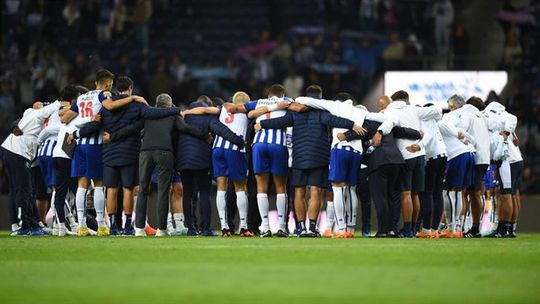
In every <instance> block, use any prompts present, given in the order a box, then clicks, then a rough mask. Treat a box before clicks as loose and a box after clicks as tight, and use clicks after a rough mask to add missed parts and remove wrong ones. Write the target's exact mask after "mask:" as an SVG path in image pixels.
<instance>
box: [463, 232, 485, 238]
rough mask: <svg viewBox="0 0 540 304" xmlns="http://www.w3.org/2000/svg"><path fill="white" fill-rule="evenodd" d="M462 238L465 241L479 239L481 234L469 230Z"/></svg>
mask: <svg viewBox="0 0 540 304" xmlns="http://www.w3.org/2000/svg"><path fill="white" fill-rule="evenodd" d="M463 237H464V238H466V239H472V238H481V237H482V234H481V233H480V231H472V230H469V231H467V232H465V233H464V234H463Z"/></svg>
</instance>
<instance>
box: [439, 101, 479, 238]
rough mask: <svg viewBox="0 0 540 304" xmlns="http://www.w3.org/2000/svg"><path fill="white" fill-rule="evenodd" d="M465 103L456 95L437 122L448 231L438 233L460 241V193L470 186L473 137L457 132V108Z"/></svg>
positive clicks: (461, 234)
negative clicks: (443, 162)
mask: <svg viewBox="0 0 540 304" xmlns="http://www.w3.org/2000/svg"><path fill="white" fill-rule="evenodd" d="M464 103H465V100H463V98H462V97H461V96H459V95H453V96H451V97H450V98H449V99H448V107H449V108H450V112H449V113H446V114H445V115H444V116H443V119H442V120H441V121H439V129H440V131H441V134H442V136H443V139H444V143H445V145H446V150H447V154H448V162H447V164H446V169H445V180H444V189H445V190H444V191H443V195H444V196H445V201H444V205H445V219H446V225H447V226H448V229H445V230H444V231H442V232H440V233H439V237H441V238H453V237H457V238H460V237H462V236H463V233H462V229H461V228H462V219H461V218H460V215H461V211H462V208H463V191H464V190H466V189H467V188H468V187H470V185H471V183H472V178H473V171H474V155H473V152H474V151H475V149H474V138H473V137H472V136H471V135H470V134H468V133H467V132H466V131H465V130H458V128H456V125H457V124H459V119H460V118H459V117H460V113H459V112H460V111H459V106H458V105H460V104H461V105H463V104H464Z"/></svg>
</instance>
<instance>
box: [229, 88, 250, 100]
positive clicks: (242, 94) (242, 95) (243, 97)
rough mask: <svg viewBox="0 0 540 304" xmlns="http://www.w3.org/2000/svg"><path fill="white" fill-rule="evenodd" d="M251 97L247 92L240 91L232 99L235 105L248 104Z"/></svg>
mask: <svg viewBox="0 0 540 304" xmlns="http://www.w3.org/2000/svg"><path fill="white" fill-rule="evenodd" d="M250 100H251V99H250V98H249V95H248V94H247V93H246V92H242V91H238V92H236V93H234V95H233V97H232V102H233V103H246V102H248V101H250Z"/></svg>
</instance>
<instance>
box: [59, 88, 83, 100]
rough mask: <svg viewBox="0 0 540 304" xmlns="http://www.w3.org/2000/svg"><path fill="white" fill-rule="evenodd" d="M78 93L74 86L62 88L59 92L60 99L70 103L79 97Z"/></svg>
mask: <svg viewBox="0 0 540 304" xmlns="http://www.w3.org/2000/svg"><path fill="white" fill-rule="evenodd" d="M79 95H80V91H79V88H77V87H76V86H74V85H68V86H65V87H63V88H62V91H60V99H61V100H62V101H72V100H73V99H75V98H77V97H79Z"/></svg>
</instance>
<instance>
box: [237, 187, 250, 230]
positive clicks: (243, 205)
mask: <svg viewBox="0 0 540 304" xmlns="http://www.w3.org/2000/svg"><path fill="white" fill-rule="evenodd" d="M236 206H237V207H238V215H239V216H240V228H243V229H247V212H248V199H247V194H246V191H238V192H236Z"/></svg>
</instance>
